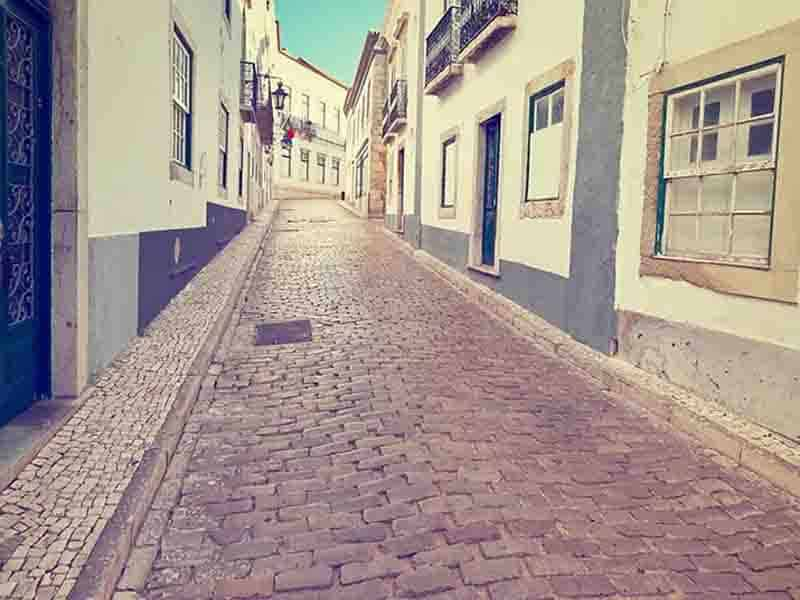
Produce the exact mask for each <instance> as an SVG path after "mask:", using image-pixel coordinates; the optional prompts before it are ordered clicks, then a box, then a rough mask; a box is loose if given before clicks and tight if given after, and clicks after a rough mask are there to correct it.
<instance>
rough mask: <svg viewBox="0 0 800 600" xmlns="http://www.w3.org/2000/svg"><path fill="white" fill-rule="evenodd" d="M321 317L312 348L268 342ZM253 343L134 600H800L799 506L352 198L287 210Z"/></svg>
mask: <svg viewBox="0 0 800 600" xmlns="http://www.w3.org/2000/svg"><path fill="white" fill-rule="evenodd" d="M304 318H307V319H310V321H311V324H312V328H313V341H311V342H310V343H299V344H289V345H279V346H256V345H255V328H256V325H258V324H260V323H264V322H267V321H283V320H291V319H304ZM234 326H235V329H233V330H232V331H231V332H230V333H231V335H230V337H229V339H228V342H227V344H226V346H225V352H224V354H222V355H219V356H218V360H217V362H216V363H215V364H214V365H213V366H212V370H211V372H210V373H209V374H208V376H207V378H206V380H205V382H204V386H203V389H202V391H201V394H200V397H199V399H198V402H197V404H196V406H195V408H194V410H193V413H192V415H191V417H190V420H189V422H188V424H187V426H186V428H185V432H184V435H183V438H182V440H181V442H180V446H179V451H178V454H177V455H176V458H175V459H174V461H173V464H172V466H171V468H170V472H169V474H168V477H167V479H166V480H165V481H164V483H163V484H162V486H161V488H160V491H159V493H158V496H157V498H156V501H155V503H154V505H153V507H152V509H151V511H150V514H149V516H148V518H147V520H146V522H145V526H144V528H143V530H142V531H141V533H140V535H139V538H138V540H137V543H136V547H135V548H134V550H133V553H132V555H131V557H130V559H129V561H128V567H127V569H126V571H125V573H124V574H123V577H122V579H121V580H120V582H119V584H118V590H119V591H118V593H117V595H116V597H115V600H135V599H138V598H147V599H152V600H168V599H171V600H176V599H186V600H189V599H191V600H203V599H211V598H219V599H223V598H252V599H260V598H274V599H276V600H284V599H286V600H301V599H302V600H306V599H309V600H311V599H314V600H328V599H330V600H334V599H335V600H383V599H386V598H405V597H424V598H435V599H437V600H445V599H447V600H449V599H453V600H473V599H474V600H478V599H482V600H533V599H539V598H542V599H544V598H550V599H554V598H555V599H566V598H600V597H603V598H617V599H623V598H626V599H634V598H645V597H646V598H670V599H686V598H698V599H700V598H702V599H712V600H713V599H721V598H749V599H752V600H758V599H764V600H766V599H769V600H781V599H784V600H791V599H792V598H795V599H798V598H800V510H798V506H797V504H796V502H795V500H794V499H792V498H790V497H788V496H786V495H784V494H782V493H780V492H779V491H778V490H777V488H774V487H771V486H770V485H768V484H766V483H765V482H763V481H762V480H760V479H759V478H757V477H755V476H753V475H750V474H748V473H747V472H744V471H742V470H738V469H734V468H733V467H732V466H731V463H730V462H729V461H727V460H726V459H724V458H723V457H721V456H720V455H718V454H716V453H714V452H711V451H708V450H705V449H703V448H702V447H700V446H698V445H696V444H694V443H693V442H691V441H689V440H688V438H685V437H684V436H682V435H679V434H678V433H675V432H673V431H672V430H669V429H667V428H666V427H665V426H662V425H660V424H658V423H656V422H655V421H653V420H651V419H650V418H649V417H647V416H645V415H644V414H643V413H641V412H640V411H639V410H638V409H635V408H633V405H632V404H631V405H628V404H627V403H623V402H621V401H618V400H615V399H613V398H611V397H609V396H608V395H606V394H605V393H604V392H603V390H602V389H601V387H600V386H599V384H598V383H596V382H595V381H593V380H591V379H590V378H589V377H588V376H586V375H585V374H583V373H582V372H580V371H577V370H575V369H574V368H572V367H570V366H568V365H567V364H566V363H564V362H563V361H561V360H559V359H557V358H556V357H554V356H550V355H547V354H545V353H543V352H542V351H540V350H538V349H537V348H536V347H534V346H533V345H532V344H531V343H530V342H529V341H528V340H527V339H526V338H524V337H521V336H519V335H516V334H514V333H512V332H511V331H510V330H509V329H506V328H505V327H504V326H503V325H501V324H500V323H499V322H497V321H495V320H494V319H492V318H491V317H489V316H487V314H485V313H484V312H482V311H481V310H480V309H479V308H478V307H477V306H476V305H473V304H470V303H468V302H466V301H465V299H464V298H463V297H462V296H461V295H459V294H458V293H457V292H456V291H455V290H454V289H453V288H451V287H450V286H448V285H447V284H445V283H444V282H443V281H442V280H441V279H439V278H438V277H437V276H435V275H433V274H432V273H430V272H429V271H427V270H426V269H424V268H423V267H422V266H420V265H419V264H418V263H417V262H415V261H414V259H413V258H412V257H410V256H409V255H408V254H407V253H405V252H403V251H402V249H401V248H400V246H399V245H398V244H396V243H394V242H393V241H392V240H390V239H389V238H388V237H387V235H386V234H385V233H382V232H381V231H379V230H378V227H376V226H375V225H374V224H368V223H365V222H364V221H360V220H357V219H355V218H353V217H351V216H350V215H349V213H346V212H345V211H343V210H342V209H341V208H339V207H338V206H337V205H335V204H334V203H332V202H325V201H313V202H305V203H302V202H285V203H283V205H282V206H281V216H280V218H279V222H278V224H277V225H276V229H275V231H274V232H273V234H272V236H271V237H270V238H269V240H268V241H267V243H266V250H265V253H264V255H263V257H262V258H261V261H260V264H258V266H257V267H256V270H255V271H254V279H253V281H251V282H250V287H249V289H247V291H246V297H245V298H244V299H243V301H242V302H241V303H240V312H239V313H238V314H237V315H235V316H234V325H232V327H234ZM145 341H146V340H145ZM143 343H144V342H143ZM103 389H108V388H107V387H106V386H102V387H99V388H98V390H99V391H98V393H102V390H103ZM165 401H166V396H165ZM136 416H137V418H139V415H138V414H137V415H136ZM152 418H153V422H154V423H155V422H157V420H158V419H157V415H153V417H152ZM86 428H89V424H87V425H86ZM56 450H57V449H54V450H53V451H51V452H50V453H49V454H48V455H49V456H53V453H54V452H55V451H56ZM97 450H100V451H102V450H103V448H102V447H98V449H97ZM129 453H135V447H134V448H131V449H125V451H124V452H123V453H122V454H120V456H119V458H120V460H122V459H126V457H127V456H128V454H129ZM89 456H90V457H92V460H93V461H95V462H96V461H98V460H100V458H99V456H98V455H97V452H92V453H89ZM123 463H124V460H123ZM107 464H108V465H109V468H110V469H112V470H114V471H115V472H118V473H119V475H117V476H115V477H116V479H115V481H116V480H117V479H118V480H119V481H120V482H122V481H123V480H124V478H125V473H126V472H127V471H126V470H125V469H126V468H125V466H124V464H122V463H119V464H118V466H117V467H114V464H117V463H114V462H108V463H107ZM40 466H41V467H43V466H44V463H43V464H41V465H40ZM27 473H28V475H26V478H25V480H24V481H22V482H21V483H20V484H19V485H17V486H16V487H15V488H14V490H11V491H10V492H8V493H6V495H4V496H3V498H2V502H4V503H5V505H6V506H8V505H9V502H10V501H12V500H14V499H15V498H16V495H17V494H24V493H25V492H26V490H27V489H28V488H29V486H30V485H32V483H31V481H30V480H31V479H33V478H34V476H35V475H36V469H35V468H33V467H32V469H31V470H30V471H29V472H27ZM67 475H68V476H69V479H70V480H71V481H67V480H65V479H63V477H65V476H67ZM62 480H63V485H62V486H61V487H62V489H72V488H77V487H78V482H76V481H75V480H74V478H73V474H72V473H64V475H63V476H62V477H61V478H58V479H57V480H54V481H62ZM86 484H87V481H86V480H83V485H86ZM82 489H83V488H82ZM75 492H76V493H77V490H75ZM113 493H114V490H113V489H110V490H109V494H113ZM9 494H11V495H9ZM108 497H109V498H110V497H111V496H110V495H109V496H108ZM18 504H19V502H17V505H18ZM74 508H78V507H73V506H72V505H66V506H63V514H62V515H60V516H59V515H56V514H53V516H52V517H51V519H53V520H54V522H55V521H58V522H59V523H60V522H61V521H60V520H59V519H68V518H69V517H71V516H73V515H72V512H71V511H72V510H73V509H74ZM5 510H6V511H7V510H8V509H7V508H6V509H5ZM80 511H81V512H80V515H75V516H84V515H88V516H87V517H85V518H89V517H91V519H92V523H95V522H99V521H100V520H101V519H103V518H104V517H105V515H106V511H105V509H104V507H103V506H100V507H99V508H94V507H92V506H84V507H80ZM3 518H4V519H5V521H4V522H6V523H8V522H9V521H8V519H9V517H8V515H7V514H5V515H4V516H3ZM12 519H13V517H12ZM15 523H17V522H15ZM23 523H25V526H26V527H28V525H27V523H26V522H23ZM12 526H13V527H15V528H19V527H20V525H18V524H14V525H12ZM29 527H36V524H35V523H31V524H30V525H29ZM64 527H73V528H75V527H76V526H74V525H70V524H69V523H67V521H66V520H65V521H64ZM75 531H85V532H86V534H87V535H88V534H89V532H90V531H91V527H88V526H81V529H77V528H75ZM21 534H22V535H27V534H26V533H25V532H24V531H23V532H21ZM70 547H71V546H70V545H69V542H65V545H64V552H67V551H68V549H69V548H70ZM62 555H63V553H62V554H61V555H58V556H54V558H53V560H55V561H56V562H59V561H60V560H61V558H60V556H62ZM48 556H49V555H48ZM24 560H31V559H30V558H26V557H20V558H19V562H20V563H22V562H23V561H24ZM37 560H41V559H40V558H39V559H37ZM64 570H65V569H62V571H64ZM66 571H67V572H68V571H69V569H68V568H67V569H66ZM1 581H2V580H0V582H1ZM2 585H3V584H2V583H0V589H2ZM1 596H2V593H0V597H1Z"/></svg>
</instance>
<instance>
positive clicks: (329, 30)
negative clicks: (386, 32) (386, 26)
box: [277, 0, 386, 85]
mask: <svg viewBox="0 0 800 600" xmlns="http://www.w3.org/2000/svg"><path fill="white" fill-rule="evenodd" d="M385 9H386V0H277V11H278V13H277V14H278V21H280V24H281V44H282V45H283V47H284V48H286V49H287V50H288V51H289V52H290V53H291V54H293V55H295V56H302V57H303V58H305V59H307V60H309V61H310V62H312V63H314V64H315V65H317V66H318V67H320V68H322V69H323V70H324V71H326V72H328V73H330V74H331V75H333V76H334V77H336V78H337V79H339V80H341V81H342V82H344V83H346V84H348V85H349V84H350V83H351V82H352V80H353V75H354V74H355V70H356V65H357V63H358V58H359V56H360V53H361V48H362V46H363V44H364V38H365V37H366V35H367V30H368V29H377V30H379V31H380V30H381V29H382V28H383V15H384V11H385Z"/></svg>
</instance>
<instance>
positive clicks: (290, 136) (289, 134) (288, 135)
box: [286, 127, 294, 140]
mask: <svg viewBox="0 0 800 600" xmlns="http://www.w3.org/2000/svg"><path fill="white" fill-rule="evenodd" d="M286 138H287V139H290V140H293V139H294V129H292V128H291V127H290V128H289V129H288V130H287V131H286Z"/></svg>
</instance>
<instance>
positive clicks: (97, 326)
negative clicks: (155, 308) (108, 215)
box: [89, 233, 139, 376]
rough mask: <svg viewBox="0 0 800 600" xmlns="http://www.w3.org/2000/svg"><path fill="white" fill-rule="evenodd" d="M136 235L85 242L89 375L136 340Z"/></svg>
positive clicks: (137, 260) (108, 362) (109, 361)
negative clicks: (86, 249) (86, 257)
mask: <svg viewBox="0 0 800 600" xmlns="http://www.w3.org/2000/svg"><path fill="white" fill-rule="evenodd" d="M138 274H139V234H138V233H136V234H131V235H118V236H111V237H103V238H90V239H89V289H90V290H92V293H91V294H89V374H90V376H92V375H94V374H95V373H97V371H98V370H100V369H102V368H104V367H106V366H108V365H109V364H110V363H111V361H112V360H113V358H114V357H115V356H116V355H117V354H119V353H120V352H121V351H122V350H123V349H124V348H125V347H126V346H127V345H128V343H129V342H130V340H131V339H133V338H134V337H136V334H137V331H138V329H137V326H138V318H139V304H138V303H139V277H138Z"/></svg>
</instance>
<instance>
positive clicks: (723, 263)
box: [650, 254, 770, 271]
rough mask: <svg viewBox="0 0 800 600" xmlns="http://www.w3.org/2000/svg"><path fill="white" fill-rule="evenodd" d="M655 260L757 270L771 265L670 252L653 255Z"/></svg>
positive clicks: (768, 267)
mask: <svg viewBox="0 0 800 600" xmlns="http://www.w3.org/2000/svg"><path fill="white" fill-rule="evenodd" d="M650 258H652V259H653V260H666V261H670V262H676V263H693V264H700V265H718V266H721V267H733V268H735V269H755V270H757V271H769V270H770V266H769V265H759V264H755V263H747V262H729V261H725V260H721V259H714V258H694V257H690V256H669V255H668V254H656V255H654V256H651V257H650Z"/></svg>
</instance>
